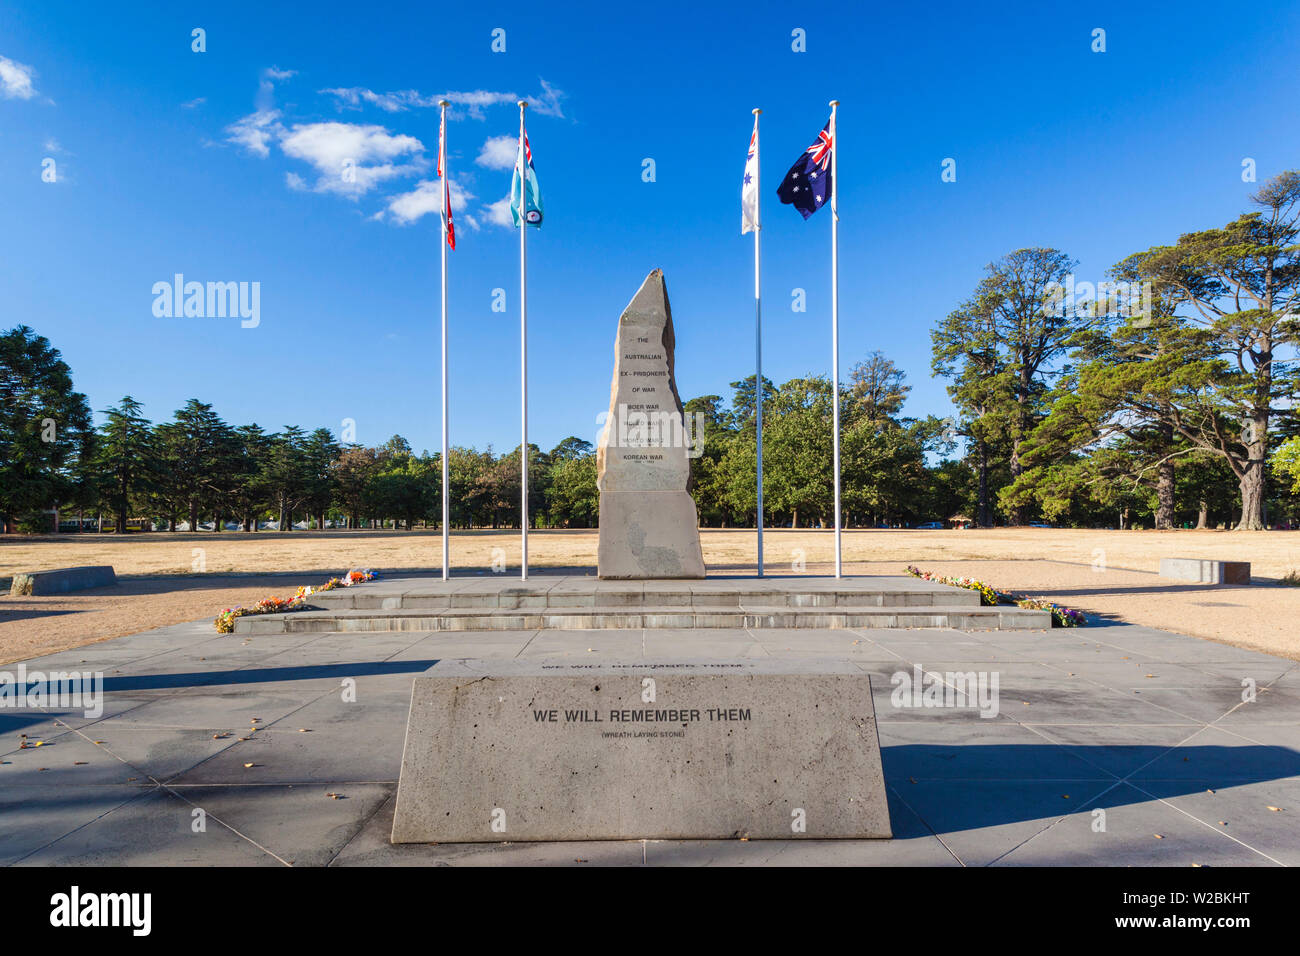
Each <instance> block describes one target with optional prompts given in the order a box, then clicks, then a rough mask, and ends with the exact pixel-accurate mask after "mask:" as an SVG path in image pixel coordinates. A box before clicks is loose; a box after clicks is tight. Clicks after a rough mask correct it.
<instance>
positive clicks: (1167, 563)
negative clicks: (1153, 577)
mask: <svg viewBox="0 0 1300 956" xmlns="http://www.w3.org/2000/svg"><path fill="white" fill-rule="evenodd" d="M1160 576H1161V577H1162V578H1171V579H1173V580H1175V581H1192V582H1194V583H1196V584H1249V583H1250V562H1249V561H1209V560H1205V559H1202V558H1161V559H1160Z"/></svg>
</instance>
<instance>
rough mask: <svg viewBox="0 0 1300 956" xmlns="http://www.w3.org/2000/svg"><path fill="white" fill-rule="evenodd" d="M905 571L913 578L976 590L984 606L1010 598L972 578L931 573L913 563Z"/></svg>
mask: <svg viewBox="0 0 1300 956" xmlns="http://www.w3.org/2000/svg"><path fill="white" fill-rule="evenodd" d="M907 573H908V574H910V575H911V576H912V577H914V578H921V579H922V580H924V581H933V582H934V583H935V584H947V585H949V586H950V587H954V588H966V589H967V590H968V591H978V592H979V594H980V604H982V605H984V606H985V607H993V606H995V605H997V604H1002V603H1003V602H1009V601H1010V600H1011V598H1010V596H1009V595H1006V594H1003V593H1002V592H1001V591H997V590H994V589H993V588H992V587H990V586H989V585H987V584H985V583H984V582H983V581H976V580H975V579H974V578H945V577H943V576H942V575H939V574H932V573H930V572H929V571H922V570H921V569H920V568H918V567H916V566H915V565H911V564H909V565H908V566H907Z"/></svg>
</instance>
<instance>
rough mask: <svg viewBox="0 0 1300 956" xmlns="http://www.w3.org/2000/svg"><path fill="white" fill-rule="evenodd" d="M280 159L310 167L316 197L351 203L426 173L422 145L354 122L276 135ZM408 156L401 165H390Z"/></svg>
mask: <svg viewBox="0 0 1300 956" xmlns="http://www.w3.org/2000/svg"><path fill="white" fill-rule="evenodd" d="M280 149H281V150H283V151H284V154H285V155H286V156H290V157H292V158H294V159H301V160H303V161H304V162H307V163H310V164H311V165H312V167H314V168H315V170H316V171H317V173H319V174H320V176H319V178H318V179H317V181H316V186H315V189H316V191H317V192H332V193H339V194H340V195H345V196H350V197H352V198H356V197H358V196H361V195H364V194H365V193H367V192H369V191H370V190H371V189H373V188H374V187H375V186H377V185H379V184H380V183H381V182H383V181H385V180H388V179H393V178H394V177H398V176H407V175H413V174H416V173H420V172H423V171H424V170H425V169H427V168H428V165H429V163H428V160H427V159H425V157H424V155H423V153H424V144H423V143H421V142H420V141H419V140H418V139H416V138H415V137H414V136H406V135H394V134H392V133H389V132H388V130H386V129H385V128H384V127H382V126H363V125H360V124H356V123H337V122H329V123H304V124H298V125H295V126H294V127H293V128H292V129H291V130H289V131H288V132H286V133H283V134H282V135H281V136H280ZM400 157H409V159H408V160H407V162H405V163H400V164H399V163H395V162H393V160H396V159H398V158H400Z"/></svg>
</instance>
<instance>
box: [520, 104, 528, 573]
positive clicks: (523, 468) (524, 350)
mask: <svg viewBox="0 0 1300 956" xmlns="http://www.w3.org/2000/svg"><path fill="white" fill-rule="evenodd" d="M527 108H528V101H527V100H520V101H519V391H520V411H521V417H522V421H523V441H522V443H521V444H520V446H519V461H520V475H521V482H520V495H519V497H520V522H519V524H520V528H521V529H522V533H521V536H520V547H521V555H522V557H521V560H520V565H519V578H520V580H527V579H528V156H527V154H526V153H525V146H524V143H525V136H526V134H525V132H524V110H526V109H527Z"/></svg>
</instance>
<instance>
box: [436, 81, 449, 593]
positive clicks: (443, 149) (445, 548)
mask: <svg viewBox="0 0 1300 956" xmlns="http://www.w3.org/2000/svg"><path fill="white" fill-rule="evenodd" d="M450 105H451V104H450V103H449V102H447V101H446V100H441V101H439V103H438V106H439V107H441V109H442V122H441V125H440V126H439V132H440V133H441V135H440V136H439V137H438V140H439V142H438V150H439V152H440V153H441V155H440V156H439V157H438V159H439V162H438V168H439V169H440V170H442V176H443V178H444V179H445V178H446V176H447V138H446V132H447V107H448V106H450ZM444 185H445V184H444ZM447 195H448V190H447V189H446V188H444V189H443V191H442V197H443V201H444V203H445V201H446V199H447ZM447 474H448V469H447V210H446V208H445V207H444V208H443V210H442V579H443V580H444V581H445V580H447V578H448V576H449V575H450V573H451V572H450V565H451V541H450V538H449V531H448V519H449V517H450V514H451V498H450V495H449V493H448V488H447Z"/></svg>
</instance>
